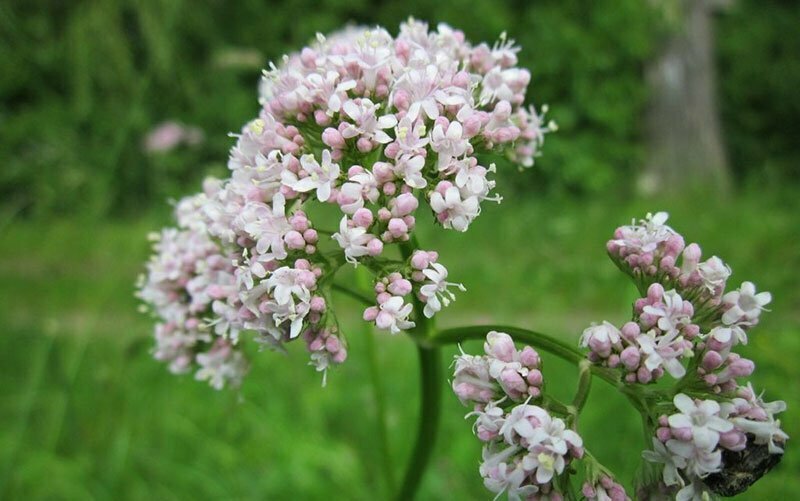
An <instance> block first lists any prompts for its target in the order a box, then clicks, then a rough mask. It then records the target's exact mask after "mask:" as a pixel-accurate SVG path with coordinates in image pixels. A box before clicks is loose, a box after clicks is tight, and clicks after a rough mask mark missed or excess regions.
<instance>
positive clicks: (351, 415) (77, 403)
mask: <svg viewBox="0 0 800 501" xmlns="http://www.w3.org/2000/svg"><path fill="white" fill-rule="evenodd" d="M410 14H413V15H414V16H415V17H417V18H420V19H424V20H427V21H429V22H430V23H431V24H434V25H435V24H436V23H438V22H446V23H448V24H450V25H452V26H455V27H458V28H460V29H462V30H463V31H464V32H465V33H466V35H467V37H468V38H469V39H470V40H472V41H474V42H478V41H484V40H485V41H490V42H491V41H493V40H495V39H497V37H498V36H499V34H500V33H501V32H503V31H507V32H508V34H509V37H511V38H514V39H516V40H517V42H518V43H519V45H521V46H522V48H523V50H522V52H521V53H520V59H521V65H522V66H525V67H528V68H530V69H531V71H532V74H533V83H532V86H531V88H530V90H529V96H530V97H531V98H532V99H533V100H534V101H535V102H537V104H540V103H549V104H550V109H551V113H550V116H551V117H552V118H553V119H555V120H556V121H557V122H558V124H559V126H560V130H559V132H557V133H556V134H552V135H550V136H548V138H547V144H545V148H544V156H543V157H541V158H540V159H539V160H538V161H537V164H536V166H535V167H534V168H533V169H532V170H529V171H526V172H522V173H519V172H517V170H516V169H515V168H514V166H511V165H500V166H499V167H500V171H501V172H500V173H499V180H498V189H499V191H500V192H501V193H503V194H504V195H505V202H504V203H503V205H502V206H500V207H496V206H487V207H486V208H485V210H484V213H483V215H482V216H481V217H480V218H478V219H477V220H476V222H475V223H474V224H473V226H472V227H471V228H470V231H469V232H468V233H466V234H455V233H453V232H443V231H434V230H433V228H432V227H430V225H427V226H426V225H425V224H422V226H421V229H420V233H421V235H420V237H421V239H422V241H423V242H425V243H426V245H428V246H429V247H432V248H436V249H438V250H439V251H440V253H441V255H442V259H443V261H444V262H445V263H447V265H448V267H449V268H450V270H451V275H452V276H453V277H454V278H456V279H458V280H459V281H462V282H463V283H464V284H465V285H466V286H467V288H468V292H467V293H463V294H461V295H460V296H459V299H458V301H457V302H456V303H455V304H454V305H453V306H452V307H451V308H449V309H448V310H446V311H444V312H443V313H442V314H440V316H439V317H438V319H439V321H440V322H441V324H443V325H447V326H455V325H463V324H469V323H476V322H487V323H489V322H491V323H507V324H516V325H521V326H526V327H529V328H532V329H535V330H540V331H545V332H552V333H554V334H557V335H561V336H564V337H565V338H566V339H569V340H576V339H577V336H578V335H579V333H580V332H581V331H582V329H583V328H584V327H585V326H587V325H588V324H589V323H590V322H591V321H600V320H604V319H606V320H609V321H612V322H615V323H621V322H623V321H624V320H625V319H626V318H627V316H628V315H629V311H630V310H629V304H630V301H631V300H632V299H633V298H634V297H635V290H634V288H633V287H632V286H631V285H630V284H628V283H627V282H626V280H625V278H624V277H623V276H621V275H620V274H619V273H618V272H616V271H615V268H614V266H613V264H611V263H610V262H609V261H608V260H607V258H606V256H605V247H604V244H605V241H606V240H607V239H608V237H609V235H610V234H611V232H612V231H613V229H614V228H615V227H616V226H618V225H619V224H624V223H626V222H627V221H629V220H630V218H632V217H641V216H642V215H643V214H644V213H645V212H647V211H652V210H668V211H670V213H671V216H672V217H671V224H672V225H673V227H675V228H676V229H678V230H679V231H681V232H682V233H683V234H684V235H685V236H686V238H687V241H697V242H699V243H700V244H701V245H702V247H703V249H704V251H705V253H707V254H709V255H711V254H716V255H719V256H721V257H722V258H723V259H725V260H726V261H727V262H728V263H729V264H730V265H731V266H732V267H733V269H734V276H733V278H732V280H733V281H734V282H735V283H738V282H739V281H743V280H753V281H755V282H756V283H757V284H758V286H759V289H764V290H770V291H772V293H773V296H774V301H773V303H772V305H771V310H772V312H770V313H768V314H765V315H764V317H763V321H762V324H761V325H759V327H758V328H757V329H756V330H754V331H753V333H752V335H751V343H750V345H748V346H747V347H746V348H745V349H744V350H743V351H744V354H745V356H747V357H749V358H752V359H754V360H755V361H756V362H757V364H758V368H757V371H756V374H755V375H754V377H753V380H754V383H755V385H756V387H758V388H763V389H766V396H767V398H768V399H785V400H786V401H787V402H788V404H789V410H788V411H787V412H786V413H785V415H784V416H783V422H784V426H785V428H786V430H787V431H788V433H789V434H790V435H791V436H792V437H794V439H797V437H798V436H800V425H799V424H798V409H800V365H799V364H798V363H797V357H798V356H800V336H799V335H798V325H800V315H799V314H798V311H800V287H798V279H800V272H799V271H798V270H799V269H800V243H798V239H799V238H800V223H799V222H798V214H800V211H799V210H800V201H798V197H797V193H798V184H797V183H798V182H800V181H799V180H798V178H800V140H799V139H798V137H799V134H800V92H798V89H800V30H798V29H797V27H798V26H800V4H798V2H796V1H790V0H785V1H779V0H761V1H759V0H729V1H724V0H717V1H712V0H651V1H639V0H598V1H594V2H584V1H578V0H574V1H570V0H537V1H524V0H518V1H498V0H472V1H470V2H468V3H462V2H449V1H445V0H440V1H435V2H433V1H431V2H428V1H421V0H402V1H399V0H398V1H395V0H384V1H369V0H324V1H310V0H307V1H306V0H301V1H284V2H275V1H256V0H247V1H239V2H225V1H222V0H210V1H206V2H190V1H186V0H138V1H125V0H101V1H79V0H76V1H58V0H27V1H22V0H11V1H8V2H3V3H2V4H0V326H2V330H0V332H2V335H0V498H5V499H70V500H78V499H325V498H335V499H383V498H387V497H389V493H388V489H387V485H385V483H384V481H383V480H382V479H381V475H380V467H379V464H380V460H379V455H378V451H377V450H376V445H375V444H376V443H377V440H376V439H375V437H376V434H377V429H376V425H375V415H376V404H375V401H374V399H373V389H372V386H371V384H370V382H371V379H372V375H371V374H372V372H371V371H370V367H369V366H368V363H367V357H366V350H367V345H366V342H367V340H368V339H369V337H368V336H370V334H369V333H368V332H365V330H364V328H363V327H362V326H361V325H360V324H359V322H358V321H357V317H358V308H357V305H355V304H352V303H348V300H347V299H342V300H341V306H340V308H341V309H342V310H348V311H350V312H352V313H350V314H349V319H348V320H346V321H345V325H349V326H350V329H351V330H350V332H349V333H348V334H349V341H350V344H351V350H350V353H351V357H350V360H349V361H348V363H347V364H345V365H344V366H343V367H342V368H340V369H337V370H335V371H334V372H333V373H331V374H329V382H328V385H327V387H325V388H322V387H321V385H320V379H319V377H318V375H317V374H316V373H314V372H313V370H312V369H311V368H310V367H307V366H306V365H305V363H306V354H305V353H303V350H302V347H300V346H295V347H293V349H291V350H290V352H289V354H288V355H287V356H280V355H277V354H273V353H253V354H252V359H253V362H254V363H253V370H252V373H251V374H250V376H249V377H248V379H247V380H246V382H245V384H244V386H243V387H242V389H241V390H240V391H222V392H216V391H214V390H212V389H210V388H208V387H206V386H205V385H203V384H200V383H196V382H195V381H193V380H192V378H191V377H190V376H189V377H182V378H181V377H174V376H171V375H169V374H168V372H167V370H166V368H165V367H163V366H161V365H160V364H159V363H157V362H155V361H153V360H152V359H151V357H150V346H151V342H150V339H149V336H150V333H151V329H152V323H151V321H150V320H149V319H148V318H147V317H145V316H143V315H141V314H138V313H137V302H136V300H135V298H134V296H133V290H134V282H135V279H136V276H137V274H138V273H140V272H141V271H142V270H143V262H144V261H145V259H146V258H147V255H148V251H149V249H148V243H147V241H146V238H145V236H146V234H147V233H148V232H149V231H151V230H153V229H157V228H158V227H160V226H162V225H164V224H167V223H168V222H169V212H170V209H171V208H170V205H169V204H168V203H167V200H168V199H170V198H177V197H180V196H182V195H184V194H188V193H190V192H193V191H196V190H197V189H198V187H199V183H200V181H201V180H202V178H203V177H204V176H206V175H208V174H217V175H224V172H225V159H226V156H227V150H228V148H229V147H230V146H231V145H232V140H231V139H230V138H229V137H227V133H228V132H229V131H236V130H238V129H239V127H240V126H241V125H242V124H243V123H244V122H245V121H247V120H248V119H250V118H251V117H253V116H255V114H256V113H257V102H256V85H257V81H258V78H259V72H260V69H261V68H263V67H265V66H266V63H267V61H269V60H277V59H278V58H279V57H280V56H281V54H283V53H285V52H287V51H292V50H297V49H299V48H300V47H301V46H302V45H304V44H305V43H306V42H307V41H308V40H310V39H311V38H312V37H313V36H314V34H315V33H316V32H318V31H319V32H323V33H325V32H329V31H332V30H335V29H337V28H340V27H341V26H343V25H344V24H346V23H356V24H376V23H377V24H381V25H384V26H386V27H387V28H388V29H389V30H390V31H392V32H396V30H397V25H398V24H399V23H400V22H401V21H402V20H403V19H405V18H406V17H407V16H408V15H410ZM165 121H175V122H178V123H180V124H183V125H185V126H187V127H193V128H196V133H195V134H194V135H195V136H196V137H195V138H194V140H193V141H190V142H189V143H191V144H188V143H187V144H181V145H177V146H176V147H174V148H167V149H166V151H152V149H148V148H147V147H146V138H147V135H148V134H149V133H150V132H151V131H153V129H154V128H155V127H156V126H158V124H161V123H164V122H165ZM198 132H199V133H201V135H202V138H201V137H199V136H200V134H198ZM489 205H491V204H489ZM345 317H346V318H347V317H348V315H347V314H346V315H345ZM375 340H376V343H377V345H378V355H379V360H378V362H379V363H378V372H379V374H380V379H381V383H382V385H383V387H384V391H385V396H386V404H387V407H388V420H389V425H390V446H391V449H392V450H393V452H394V469H395V470H396V472H397V475H396V477H398V478H399V477H400V475H401V473H402V468H403V465H404V462H405V458H406V457H407V455H408V453H409V452H410V448H411V440H410V437H411V436H413V435H412V433H413V428H414V426H415V419H416V412H417V406H418V400H417V396H418V395H417V383H418V381H417V368H416V360H415V358H414V348H413V346H412V343H411V342H410V341H409V340H407V339H404V338H403V337H390V336H388V335H383V334H378V335H377V336H376V338H375ZM465 348H466V349H474V350H477V349H479V346H478V345H475V346H473V345H470V344H468V345H467V346H465ZM454 353H455V349H449V350H446V356H447V357H448V358H449V357H450V356H452V355H453V354H454ZM546 363H547V364H548V367H547V372H546V373H545V374H546V377H548V378H549V379H550V381H551V382H552V386H556V385H558V386H563V387H564V395H567V394H568V392H569V391H571V389H572V388H573V387H574V386H573V385H574V375H573V371H572V370H571V369H570V368H569V367H565V366H562V365H561V364H560V363H559V362H558V361H557V360H550V359H546ZM562 381H563V382H564V383H563V385H562V384H561V382H562ZM442 389H443V391H445V392H446V391H447V388H446V381H442ZM444 402H445V407H444V415H443V419H442V424H441V430H440V435H439V440H438V443H437V446H436V452H435V457H434V461H433V466H432V467H431V469H430V470H429V472H428V474H427V475H426V477H425V479H424V482H423V485H422V490H421V492H420V496H419V498H420V499H485V498H487V497H488V493H487V492H486V491H485V490H484V489H483V487H482V486H481V483H480V478H479V476H478V474H477V466H478V463H479V460H480V444H479V443H478V441H477V440H475V439H474V438H473V437H472V434H471V430H470V425H469V423H468V422H467V421H464V420H463V419H462V418H463V415H464V414H465V412H466V409H464V408H462V407H460V405H459V404H458V402H457V400H456V399H455V398H454V397H451V396H450V395H449V394H445V400H444ZM637 426H638V423H637V418H636V416H635V415H633V413H632V412H631V411H630V410H629V409H628V407H627V405H626V403H625V402H624V400H623V399H622V398H620V397H618V396H616V395H614V394H613V392H611V391H610V390H609V389H607V388H604V387H603V385H602V383H598V384H597V385H595V388H594V390H593V394H592V397H591V399H590V402H589V405H588V410H587V411H586V415H585V417H583V418H582V420H581V432H582V433H583V434H584V435H585V437H586V441H587V444H588V446H589V447H590V448H591V449H592V450H593V451H594V452H595V454H596V455H597V456H598V457H599V458H600V459H601V460H603V461H604V462H606V463H607V464H609V465H610V466H612V467H614V468H616V469H618V471H619V472H620V473H621V476H622V478H626V477H630V475H631V473H632V472H633V470H634V469H635V466H636V463H637V462H638V458H639V450H640V444H639V440H640V434H639V431H638V428H637ZM793 445H794V444H793V443H791V442H790V444H789V447H788V449H787V450H788V453H787V456H786V457H785V459H784V460H783V462H782V463H781V464H780V465H779V467H778V468H777V469H776V470H775V471H774V472H773V473H772V474H770V475H768V476H767V477H766V478H764V479H763V480H762V481H761V482H759V483H758V484H756V486H754V487H753V488H752V489H751V490H750V491H749V492H748V493H746V494H745V495H743V496H741V499H776V498H781V497H782V498H785V499H792V498H794V497H796V495H797V493H798V492H800V455H798V454H797V453H796V452H797V451H795V450H794V449H795V447H793Z"/></svg>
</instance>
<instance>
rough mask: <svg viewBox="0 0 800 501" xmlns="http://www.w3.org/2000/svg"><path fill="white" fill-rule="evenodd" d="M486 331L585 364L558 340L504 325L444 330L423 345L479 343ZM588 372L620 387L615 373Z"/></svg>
mask: <svg viewBox="0 0 800 501" xmlns="http://www.w3.org/2000/svg"><path fill="white" fill-rule="evenodd" d="M489 331H501V332H505V333H508V334H510V335H511V336H512V337H513V338H514V339H515V340H518V341H521V342H524V343H528V344H530V345H531V346H533V347H534V348H536V349H539V350H542V351H546V352H547V353H550V354H552V355H555V356H557V357H559V358H561V359H562V360H565V361H567V362H569V363H571V364H573V365H575V366H580V364H581V363H582V362H583V360H585V355H584V354H583V353H581V352H580V351H579V350H578V349H577V348H574V347H572V346H571V345H569V344H567V343H565V342H564V341H562V340H560V339H557V338H554V337H552V336H548V335H547V334H542V333H540V332H535V331H531V330H528V329H521V328H519V327H511V326H508V325H475V326H470V327H456V328H453V329H445V330H442V331H439V332H437V333H436V334H435V335H434V336H432V337H430V338H429V339H427V340H426V343H427V344H429V345H430V346H444V345H448V344H457V343H460V342H462V341H469V340H473V339H477V340H483V339H485V338H486V333H487V332H489ZM589 369H590V371H591V373H592V375H594V376H597V377H599V378H600V379H602V380H604V381H606V382H607V383H609V384H611V385H613V386H615V387H617V388H620V387H621V385H622V383H621V382H620V379H619V373H618V371H615V370H613V369H608V368H606V367H599V366H596V365H592V366H590V368H589Z"/></svg>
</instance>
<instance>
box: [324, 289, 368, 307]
mask: <svg viewBox="0 0 800 501" xmlns="http://www.w3.org/2000/svg"><path fill="white" fill-rule="evenodd" d="M331 289H333V290H335V291H337V292H341V293H342V294H344V295H346V296H350V297H351V298H353V299H355V300H356V301H359V302H361V303H363V304H365V305H367V306H374V305H375V300H374V299H370V298H369V297H367V296H366V295H364V294H362V293H360V292H358V291H354V290H353V289H350V288H349V287H345V286H344V285H340V284H333V285H331Z"/></svg>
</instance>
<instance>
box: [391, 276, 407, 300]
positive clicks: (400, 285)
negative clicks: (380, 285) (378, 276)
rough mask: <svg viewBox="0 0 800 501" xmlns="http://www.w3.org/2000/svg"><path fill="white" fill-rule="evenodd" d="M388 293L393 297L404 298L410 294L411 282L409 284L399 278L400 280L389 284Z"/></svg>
mask: <svg viewBox="0 0 800 501" xmlns="http://www.w3.org/2000/svg"><path fill="white" fill-rule="evenodd" d="M389 292H391V293H392V294H393V295H395V296H405V295H406V294H408V293H410V292H411V282H409V281H408V280H406V279H405V278H401V279H400V280H395V281H394V282H392V283H390V284H389Z"/></svg>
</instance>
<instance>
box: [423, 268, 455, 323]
mask: <svg viewBox="0 0 800 501" xmlns="http://www.w3.org/2000/svg"><path fill="white" fill-rule="evenodd" d="M430 266H431V268H433V269H431V268H428V269H426V270H423V271H422V274H423V275H425V278H427V279H428V280H430V283H426V284H425V285H423V286H422V287H420V290H419V292H420V294H421V295H422V296H423V297H424V298H425V309H424V310H423V313H424V314H425V316H426V317H428V318H431V317H433V315H434V314H436V312H438V311H440V310H441V309H442V306H445V307H446V306H448V305H449V304H450V302H451V301H455V299H456V296H455V294H453V293H452V292H451V291H449V290H448V289H447V288H448V287H449V286H453V287H457V288H458V289H459V290H461V291H465V290H467V289H465V288H464V286H463V285H462V284H456V283H453V282H448V281H447V268H445V267H444V266H442V265H441V264H439V263H431V265H430Z"/></svg>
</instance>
